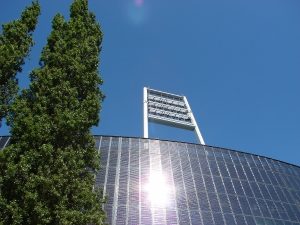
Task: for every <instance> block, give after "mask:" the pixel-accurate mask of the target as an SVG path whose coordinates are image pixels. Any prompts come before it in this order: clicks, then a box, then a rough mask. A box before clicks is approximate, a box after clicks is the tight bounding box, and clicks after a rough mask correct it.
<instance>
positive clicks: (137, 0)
mask: <svg viewBox="0 0 300 225" xmlns="http://www.w3.org/2000/svg"><path fill="white" fill-rule="evenodd" d="M134 3H135V5H136V6H142V5H143V3H144V0H134Z"/></svg>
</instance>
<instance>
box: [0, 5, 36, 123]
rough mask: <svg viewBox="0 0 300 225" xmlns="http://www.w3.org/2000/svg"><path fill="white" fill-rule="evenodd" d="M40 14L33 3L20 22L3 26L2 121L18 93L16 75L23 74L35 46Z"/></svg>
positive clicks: (0, 37)
mask: <svg viewBox="0 0 300 225" xmlns="http://www.w3.org/2000/svg"><path fill="white" fill-rule="evenodd" d="M39 14H40V6H39V4H38V3H37V2H33V3H32V4H31V6H29V7H27V8H26V9H25V10H24V11H23V13H22V15H21V18H20V19H19V20H15V21H13V22H10V23H7V24H4V25H2V34H1V35H0V121H1V120H2V119H3V118H4V117H5V116H7V114H8V112H9V107H10V105H11V103H12V102H13V100H14V99H15V97H16V95H17V93H18V82H17V79H16V75H17V73H18V72H21V70H22V68H21V67H22V65H23V64H24V58H25V57H26V56H27V55H28V53H29V50H30V48H31V47H32V45H33V40H32V33H33V31H34V29H35V26H36V24H37V19H38V16H39Z"/></svg>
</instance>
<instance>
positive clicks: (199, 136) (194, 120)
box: [183, 96, 205, 145]
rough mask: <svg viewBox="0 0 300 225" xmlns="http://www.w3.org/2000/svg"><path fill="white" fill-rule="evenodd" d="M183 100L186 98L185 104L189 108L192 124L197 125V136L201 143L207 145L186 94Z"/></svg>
mask: <svg viewBox="0 0 300 225" xmlns="http://www.w3.org/2000/svg"><path fill="white" fill-rule="evenodd" d="M183 100H184V102H185V105H186V107H187V109H188V112H189V114H190V117H191V121H192V124H193V125H194V126H195V133H196V135H197V138H198V140H199V142H200V144H202V145H205V142H204V139H203V137H202V134H201V132H200V129H199V127H198V125H197V122H196V119H195V117H194V115H193V112H192V110H191V107H190V105H189V103H188V101H187V99H186V97H185V96H183Z"/></svg>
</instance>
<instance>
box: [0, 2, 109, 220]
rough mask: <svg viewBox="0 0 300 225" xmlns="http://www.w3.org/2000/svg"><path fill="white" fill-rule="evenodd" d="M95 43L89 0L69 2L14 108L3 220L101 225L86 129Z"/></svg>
mask: <svg viewBox="0 0 300 225" xmlns="http://www.w3.org/2000/svg"><path fill="white" fill-rule="evenodd" d="M101 42H102V32H101V29H100V26H99V24H98V23H97V22H96V20H95V16H94V15H93V14H92V13H90V12H89V10H88V1H87V0H74V2H73V4H72V5H71V9H70V20H69V21H65V19H64V18H63V17H62V16H61V15H59V14H58V15H56V16H55V17H54V19H53V23H52V32H51V34H50V36H49V38H48V41H47V45H46V46H45V47H44V49H43V51H42V55H41V60H40V67H39V68H37V69H35V70H33V71H32V73H31V75H30V78H31V85H30V87H29V89H27V90H24V91H23V92H22V94H21V95H20V96H19V97H17V99H16V101H15V102H14V104H13V106H12V112H13V116H14V117H13V120H12V121H11V127H12V131H11V132H12V139H11V144H10V146H9V147H7V148H6V149H5V150H4V151H3V152H2V154H1V155H0V192H1V196H0V221H3V222H2V223H3V224H30V225H31V224H78V225H84V224H103V223H104V221H105V214H104V212H103V210H102V205H103V198H102V193H101V192H100V191H99V190H98V189H97V188H96V187H94V183H95V171H96V170H98V169H99V155H98V153H97V152H96V150H95V146H94V145H95V143H94V139H93V136H92V135H91V133H90V129H91V127H92V126H93V125H97V124H98V121H99V116H98V115H99V111H100V108H101V102H102V100H103V94H102V92H101V91H100V88H99V86H100V85H101V84H102V80H101V79H100V77H99V73H98V64H99V53H100V50H101V48H100V46H101ZM0 224H1V222H0Z"/></svg>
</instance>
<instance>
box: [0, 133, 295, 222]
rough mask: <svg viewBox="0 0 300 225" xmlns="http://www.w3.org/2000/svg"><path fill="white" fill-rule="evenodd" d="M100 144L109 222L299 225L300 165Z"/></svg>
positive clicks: (136, 144)
mask: <svg viewBox="0 0 300 225" xmlns="http://www.w3.org/2000/svg"><path fill="white" fill-rule="evenodd" d="M95 140H96V148H97V150H98V151H99V152H100V153H101V165H102V168H101V170H100V171H99V173H98V174H97V177H96V185H98V186H101V187H102V188H103V190H104V194H105V196H107V203H106V204H105V206H104V208H105V210H106V212H107V217H108V222H109V224H122V225H123V224H125V225H126V224H128V225H135V224H161V225H163V224H168V225H169V224H196V225H202V224H203V225H254V224H257V225H300V167H297V166H294V165H290V164H287V163H284V162H280V161H276V160H273V159H269V158H265V157H261V156H256V155H252V154H247V153H242V152H237V151H231V150H227V149H222V148H215V147H209V146H203V145H198V144H188V143H180V142H171V141H160V140H151V139H142V138H125V137H107V136H97V137H95ZM8 141H9V138H8V137H1V138H0V149H1V148H2V147H3V146H4V145H6V144H7V143H8Z"/></svg>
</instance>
